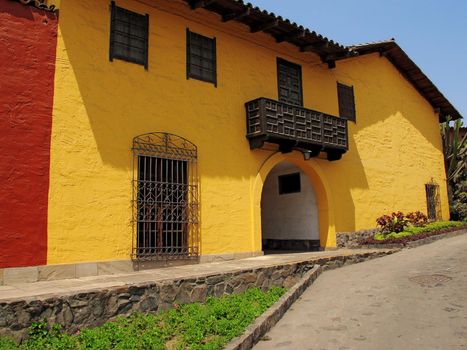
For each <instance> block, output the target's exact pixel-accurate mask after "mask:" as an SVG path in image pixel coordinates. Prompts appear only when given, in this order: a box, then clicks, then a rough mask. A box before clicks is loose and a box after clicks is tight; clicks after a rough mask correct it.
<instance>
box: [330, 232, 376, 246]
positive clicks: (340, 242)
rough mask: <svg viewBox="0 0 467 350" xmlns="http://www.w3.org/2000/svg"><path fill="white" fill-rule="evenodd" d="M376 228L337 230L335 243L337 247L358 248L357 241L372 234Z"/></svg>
mask: <svg viewBox="0 0 467 350" xmlns="http://www.w3.org/2000/svg"><path fill="white" fill-rule="evenodd" d="M376 232H378V229H376V228H374V229H369V230H361V231H356V232H338V233H337V234H336V243H337V247H338V248H359V247H361V245H360V244H359V242H360V241H361V240H362V239H366V238H369V237H371V236H373V235H374V234H375V233H376Z"/></svg>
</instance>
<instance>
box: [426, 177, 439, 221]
mask: <svg viewBox="0 0 467 350" xmlns="http://www.w3.org/2000/svg"><path fill="white" fill-rule="evenodd" d="M425 191H426V204H427V213H428V219H429V220H438V219H441V202H440V199H439V186H438V185H436V184H426V185H425Z"/></svg>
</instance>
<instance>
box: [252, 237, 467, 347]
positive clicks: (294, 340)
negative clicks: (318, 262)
mask: <svg viewBox="0 0 467 350" xmlns="http://www.w3.org/2000/svg"><path fill="white" fill-rule="evenodd" d="M430 275H438V276H435V277H437V278H434V277H428V276H430ZM424 276H426V277H424ZM444 276H446V277H444ZM411 278H412V280H411ZM448 279H449V280H448ZM416 281H418V282H419V283H417V282H416ZM268 339H269V340H268ZM262 349H268V350H271V349H294V350H295V349H299V350H302V349H303V350H308V349H313V350H320V349H326V350H333V349H338V350H344V349H359V350H360V349H361V350H364V349H377V350H384V349H402V350H405V349H415V350H417V349H424V350H426V349H443V350H445V349H446V350H448V349H449V350H450V349H467V235H463V236H460V237H455V238H450V239H443V240H439V241H437V242H435V243H432V244H429V245H425V246H422V247H419V248H416V249H410V250H403V251H401V252H399V253H396V254H393V255H389V256H386V257H383V258H380V259H376V260H371V261H368V262H364V263H361V264H357V265H351V266H346V267H343V268H341V269H337V270H333V271H328V272H325V273H324V274H322V275H321V276H320V277H319V278H318V280H317V281H316V282H315V284H313V285H312V286H311V287H310V288H309V289H308V290H307V291H306V292H305V293H304V294H303V295H302V297H301V298H300V299H299V300H298V301H297V302H296V303H295V304H294V305H293V306H292V308H291V309H290V310H289V311H288V312H287V313H286V315H285V316H284V317H283V318H282V319H281V320H280V321H279V323H278V324H277V325H276V326H275V327H274V328H273V329H272V330H271V331H270V332H269V333H268V334H267V335H266V337H265V338H264V340H263V341H261V342H260V343H259V344H258V345H257V346H256V347H255V350H262Z"/></svg>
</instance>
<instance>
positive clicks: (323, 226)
mask: <svg viewBox="0 0 467 350" xmlns="http://www.w3.org/2000/svg"><path fill="white" fill-rule="evenodd" d="M282 162H286V163H291V164H293V165H295V166H296V167H297V168H299V169H300V171H301V172H302V173H303V174H304V175H306V176H303V175H302V176H301V180H303V181H302V182H301V183H302V184H303V182H305V181H308V182H309V183H310V184H311V186H312V188H313V190H314V193H315V197H316V203H317V211H318V223H319V224H318V227H319V243H320V248H321V249H335V247H336V228H335V207H334V204H333V197H332V195H331V193H332V191H331V187H330V185H329V184H328V182H327V179H326V174H325V172H324V170H323V169H322V168H321V165H320V161H319V160H316V159H310V160H304V158H303V154H301V153H300V152H292V153H288V154H283V153H279V152H277V153H275V154H272V155H271V156H269V157H268V158H267V159H266V160H265V161H264V163H263V164H262V165H261V167H260V169H259V171H258V173H257V175H256V177H255V178H254V180H253V184H252V185H253V187H252V191H253V193H252V202H251V204H252V207H251V209H252V216H253V220H252V233H253V241H252V244H253V251H255V252H260V251H262V250H263V245H262V244H263V233H262V219H261V217H262V214H261V199H262V195H263V188H264V185H265V183H266V180H267V177H268V175H269V174H270V173H271V171H272V170H273V169H274V168H275V167H276V165H278V164H280V163H282Z"/></svg>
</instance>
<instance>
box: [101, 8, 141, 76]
mask: <svg viewBox="0 0 467 350" xmlns="http://www.w3.org/2000/svg"><path fill="white" fill-rule="evenodd" d="M110 17H111V18H110V53H109V56H110V61H113V59H114V58H118V59H121V60H125V61H128V62H133V63H137V64H141V65H143V66H144V68H145V69H148V41H149V34H148V33H149V16H148V15H142V14H139V13H136V12H132V11H129V10H127V9H124V8H122V7H118V6H117V5H115V2H114V1H112V2H111V16H110Z"/></svg>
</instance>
